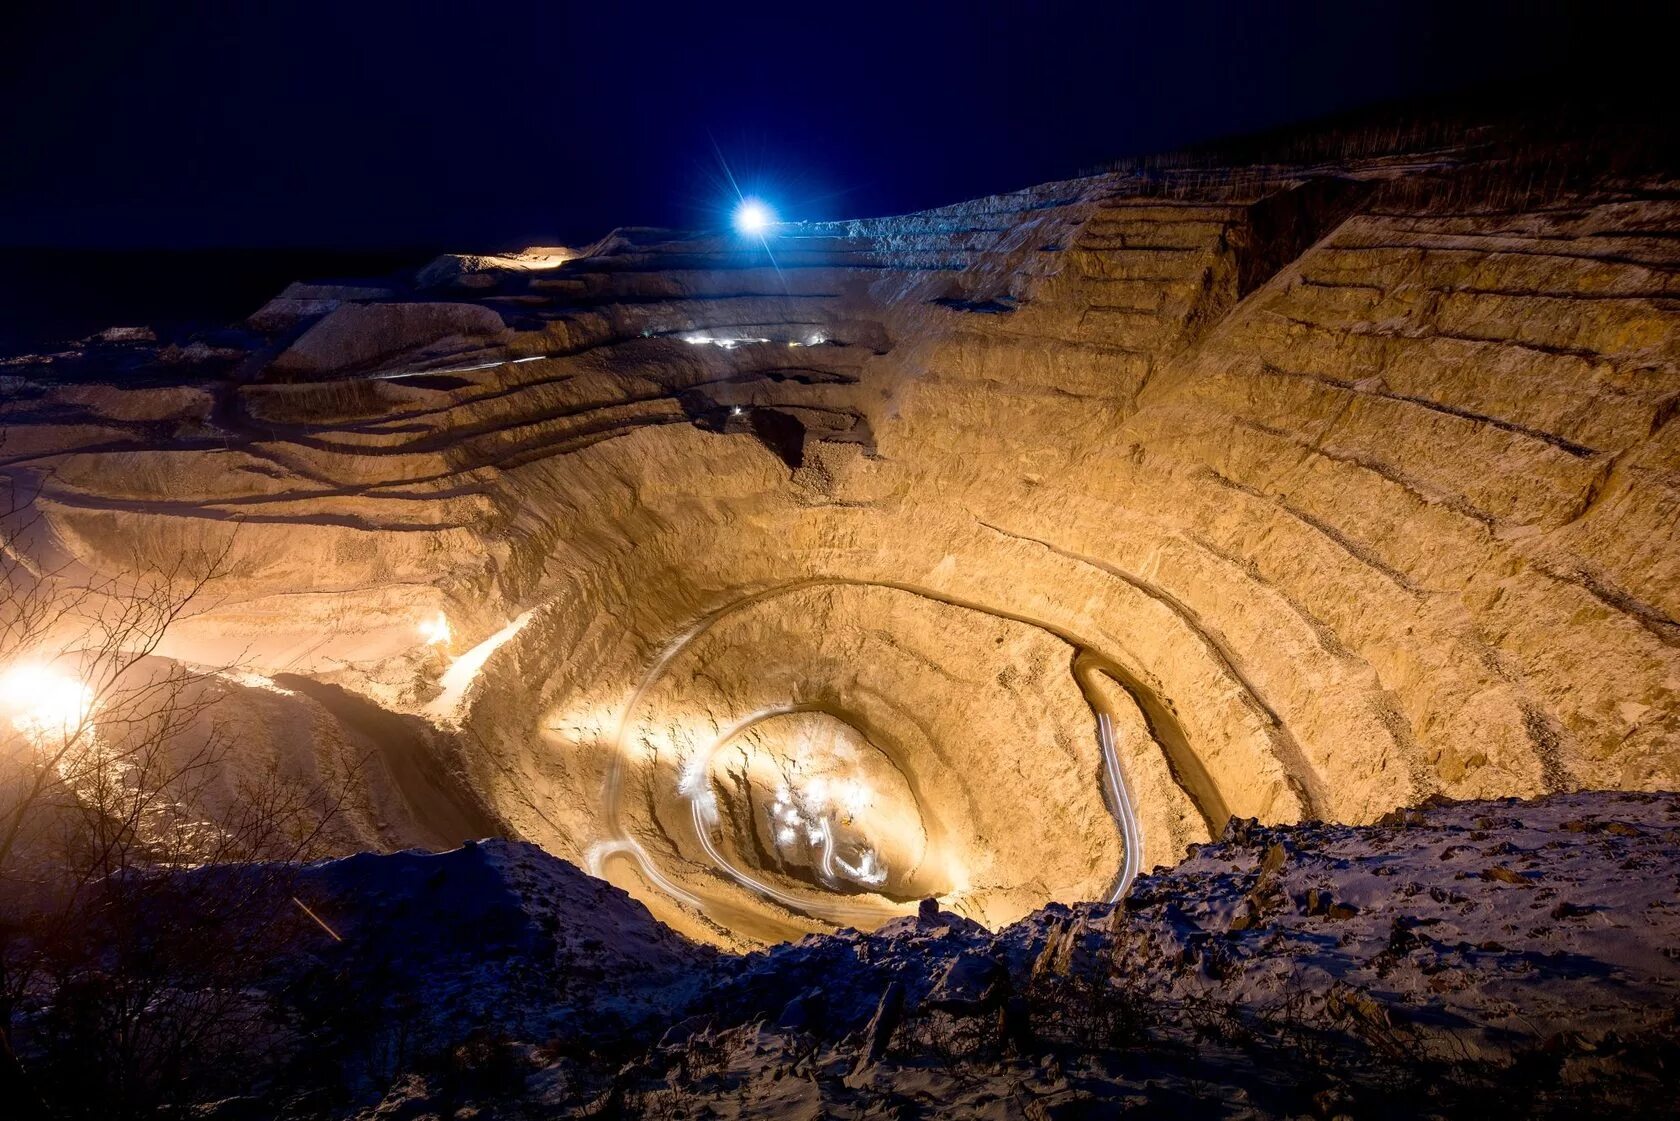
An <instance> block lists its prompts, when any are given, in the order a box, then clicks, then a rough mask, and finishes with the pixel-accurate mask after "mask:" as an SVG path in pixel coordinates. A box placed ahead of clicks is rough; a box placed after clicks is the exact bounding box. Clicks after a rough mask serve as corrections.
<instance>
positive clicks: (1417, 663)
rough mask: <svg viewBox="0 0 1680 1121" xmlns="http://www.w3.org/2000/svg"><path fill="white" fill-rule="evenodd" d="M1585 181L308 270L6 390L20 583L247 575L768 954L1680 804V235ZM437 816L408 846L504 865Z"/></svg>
mask: <svg viewBox="0 0 1680 1121" xmlns="http://www.w3.org/2000/svg"><path fill="white" fill-rule="evenodd" d="M1350 150H1358V151H1363V150H1365V149H1360V148H1358V146H1357V145H1354V146H1350ZM1575 155H1576V154H1575V153H1574V152H1573V150H1571V149H1564V148H1559V149H1556V150H1547V151H1546V152H1544V153H1542V155H1541V156H1535V154H1534V153H1533V152H1532V151H1530V150H1528V149H1523V148H1522V147H1521V146H1520V145H1517V146H1513V145H1501V144H1500V143H1498V142H1496V141H1495V140H1494V139H1492V138H1490V137H1489V136H1488V135H1487V134H1483V133H1470V134H1468V135H1466V136H1465V137H1463V138H1461V142H1459V143H1455V144H1453V145H1452V146H1450V147H1444V148H1434V149H1431V150H1428V151H1411V152H1406V151H1400V152H1393V153H1387V154H1378V155H1369V156H1366V155H1348V154H1345V153H1344V154H1343V155H1342V156H1340V157H1337V158H1333V159H1329V160H1326V161H1324V162H1317V161H1299V160H1298V161H1296V162H1292V163H1264V164H1254V165H1244V166H1237V167H1232V166H1225V167H1207V166H1205V165H1198V166H1195V167H1182V168H1175V167H1173V166H1172V165H1170V164H1169V165H1167V166H1163V167H1155V168H1151V169H1149V170H1146V171H1117V172H1114V173H1110V174H1105V175H1101V176H1096V177H1093V178H1088V179H1082V180H1076V181H1072V182H1067V183H1058V184H1049V185H1045V186H1042V187H1038V188H1034V189H1032V190H1028V191H1022V192H1018V193H1015V194H1011V195H1004V196H998V197H994V198H989V199H982V200H978V201H975V202H971V203H965V204H962V205H959V206H953V207H948V208H944V209H941V210H935V211H929V212H926V213H921V214H914V215H908V216H904V217H899V218H892V219H881V220H872V221H859V222H852V223H840V224H828V225H810V224H806V225H790V226H784V227H781V228H779V229H778V230H777V231H776V232H775V234H774V235H773V236H772V237H771V238H769V239H768V240H765V241H762V242H761V241H758V240H755V239H741V238H737V237H734V236H730V235H716V234H708V235H685V234H678V233H674V232H670V231H656V230H640V229H631V230H621V231H618V232H616V233H615V234H613V235H611V236H609V237H608V238H606V239H604V240H603V241H602V242H601V243H599V244H597V245H595V246H592V247H588V248H587V249H583V250H559V249H549V250H543V251H533V252H531V253H528V254H524V255H515V256H509V257H501V258H497V257H462V258H458V259H446V260H444V261H441V262H438V263H436V264H435V265H434V266H432V267H429V268H428V269H427V270H425V271H424V272H423V273H422V274H421V275H420V276H419V277H416V278H405V279H402V280H400V281H395V282H380V283H358V284H329V285H307V284H300V285H294V286H293V287H292V288H290V289H288V290H287V291H286V292H285V293H283V294H282V295H281V296H280V297H278V298H276V299H275V300H273V301H271V302H270V303H269V304H268V305H267V306H265V307H264V308H262V309H260V310H259V311H258V312H257V313H256V314H254V315H253V316H252V317H251V318H250V319H249V320H248V321H247V322H246V323H244V324H242V325H239V326H238V327H236V328H234V329H231V330H230V331H228V332H223V333H220V334H217V335H213V336H207V337H205V338H203V339H201V340H199V341H198V342H196V343H194V344H192V345H191V346H187V347H184V348H183V347H170V348H161V349H160V348H158V347H157V346H155V345H153V344H149V343H147V342H146V341H145V340H144V338H141V337H136V336H124V335H122V334H121V333H118V334H114V335H108V336H107V337H106V338H104V339H103V340H97V341H94V342H91V343H89V344H88V345H87V346H85V347H82V348H79V349H77V350H76V351H73V352H71V353H67V354H64V355H59V356H48V357H42V358H36V359H31V360H28V361H21V362H13V363H10V364H8V365H7V366H6V367H5V370H4V371H3V372H0V378H3V379H4V386H5V397H4V404H3V405H0V426H3V427H4V430H5V443H4V447H3V449H0V456H3V458H0V471H3V472H4V475H5V478H6V479H7V480H8V484H9V485H10V487H11V488H12V489H13V493H14V494H15V495H21V496H23V497H24V498H26V499H29V500H31V501H32V504H33V509H34V510H36V511H37V512H39V513H40V514H41V515H42V517H41V518H40V519H39V521H38V522H37V523H36V524H35V525H34V526H33V527H32V529H31V531H30V532H29V534H27V535H25V536H24V537H22V538H20V539H19V540H17V541H15V542H13V545H12V549H13V551H14V552H15V553H17V554H19V555H20V556H22V557H24V558H25V559H26V561H27V563H28V564H29V565H30V566H33V568H34V569H35V570H36V571H41V572H55V573H57V574H58V576H57V579H59V580H61V581H68V582H71V583H74V582H75V581H77V580H83V581H87V580H97V579H99V578H102V577H108V576H110V575H112V574H115V573H122V572H125V571H130V570H132V569H134V568H135V567H136V566H140V567H144V566H146V565H157V566H164V567H166V566H168V565H169V564H170V563H172V561H174V560H175V559H176V558H178V557H179V556H180V555H181V553H182V551H183V550H184V549H186V550H203V551H205V552H207V553H210V554H214V555H222V554H223V553H224V552H225V554H226V556H227V557H228V558H229V560H230V563H231V567H232V573H231V575H229V576H228V577H227V578H226V579H225V580H223V581H222V583H221V585H220V592H219V597H218V602H217V603H216V604H215V605H214V606H213V607H211V608H210V609H208V610H205V611H203V612H202V613H200V614H197V615H195V616H194V617H193V618H191V619H189V620H187V621H186V622H184V623H183V625H182V626H180V627H179V628H177V629H176V630H175V631H174V632H173V633H172V635H171V637H170V640H169V643H168V644H167V646H166V648H165V649H164V650H163V651H162V652H163V653H166V654H169V655H171V656H173V657H177V658H180V659H183V660H186V661H190V662H194V663H204V664H219V663H222V662H237V663H238V664H239V666H240V667H241V671H242V672H248V673H252V674H256V675H266V676H268V677H270V678H272V677H273V676H274V675H276V674H280V673H293V674H298V675H301V676H302V678H303V679H307V680H308V681H311V682H325V683H330V684H334V685H337V686H341V687H343V688H345V689H348V690H350V691H352V692H354V693H357V694H360V695H361V696H363V697H365V698H369V699H371V700H373V701H376V702H377V703H378V704H379V705H382V706H384V707H386V708H388V709H391V710H394V711H395V712H397V713H402V714H408V715H412V716H419V717H423V718H425V719H426V720H428V721H430V722H432V723H434V724H436V725H439V726H441V727H443V728H446V729H451V730H452V732H451V736H452V738H451V736H442V735H441V734H440V736H439V738H437V739H435V740H432V741H428V742H429V746H428V747H427V748H426V751H427V752H428V753H430V754H429V758H430V759H431V760H432V763H431V768H432V770H433V771H434V772H435V773H436V774H439V775H448V776H450V781H451V782H453V783H454V784H456V785H457V786H458V787H459V797H456V796H453V795H452V796H450V797H448V798H444V799H441V801H442V802H447V803H448V804H449V805H451V806H457V807H458V806H460V805H463V804H466V805H477V804H479V803H482V804H483V807H484V809H483V813H484V814H485V815H487V816H488V818H489V819H491V820H493V821H494V822H495V824H496V825H497V826H498V827H499V829H500V830H501V831H504V832H506V833H508V834H510V835H516V836H520V837H524V838H527V839H529V840H532V841H534V842H536V843H537V844H539V845H540V846H542V847H543V848H544V849H545V850H546V851H548V852H550V853H553V854H555V855H558V856H562V857H565V858H567V859H570V860H573V861H577V862H579V863H582V864H584V865H585V866H586V867H589V868H591V869H592V870H594V871H596V872H598V873H600V874H602V875H605V876H607V877H608V878H610V879H611V880H612V881H613V882H614V883H617V884H619V885H621V886H623V887H625V888H626V889H627V890H629V891H631V892H632V893H633V894H634V895H635V896H636V897H637V898H639V899H641V900H642V901H644V902H645V903H646V904H647V905H648V906H649V907H650V908H651V909H652V910H653V912H654V913H655V914H656V915H657V916H659V917H660V918H661V919H663V920H665V921H667V922H669V923H671V924H672V925H673V926H675V927H676V928H678V929H679V930H682V931H683V932H685V933H687V934H690V935H692V936H695V937H699V938H703V939H706V940H710V941H713V942H716V943H720V944H724V945H733V946H743V945H751V944H757V943H763V942H766V941H773V940H775V939H778V938H783V937H787V936H790V935H797V934H799V933H802V932H805V931H811V930H833V929H836V928H838V927H842V926H865V927H867V926H873V925H876V924H879V923H881V922H884V921H887V920H889V919H891V918H893V917H895V916H900V915H904V914H908V913H911V912H913V911H914V909H915V906H916V902H915V901H916V900H917V899H918V898H920V897H922V896H926V895H935V896H937V897H939V898H940V899H941V900H942V903H943V905H944V906H945V907H946V908H948V909H949V910H951V911H954V912H956V913H959V914H962V915H965V916H968V917H971V918H973V919H975V920H977V921H979V922H981V923H982V924H984V925H987V926H991V927H996V926H999V925H1002V924H1006V923H1008V922H1011V921H1013V920H1015V919H1018V918H1020V917H1021V916H1022V915H1024V914H1026V913H1028V912H1030V911H1032V910H1033V909H1035V908H1037V907H1039V906H1041V905H1043V904H1044V903H1046V902H1047V901H1051V900H1061V901H1073V900H1080V899H1101V898H1105V897H1107V896H1109V895H1111V894H1112V893H1113V892H1114V890H1115V888H1116V887H1117V886H1119V884H1120V881H1122V880H1123V878H1124V877H1123V876H1122V875H1121V874H1120V871H1119V870H1120V869H1121V867H1122V860H1123V856H1124V853H1125V843H1124V841H1123V837H1124V835H1125V834H1124V830H1123V828H1122V826H1123V824H1124V822H1121V821H1117V820H1116V815H1117V814H1120V815H1121V816H1122V817H1123V816H1124V811H1123V807H1122V805H1121V803H1122V802H1125V803H1128V804H1130V805H1131V806H1133V807H1134V808H1135V815H1136V824H1137V826H1138V828H1139V833H1140V835H1139V836H1138V837H1137V838H1136V840H1135V841H1134V843H1133V845H1132V848H1133V850H1134V855H1135V856H1136V857H1137V858H1139V860H1140V861H1141V864H1142V866H1143V867H1145V868H1147V867H1151V866H1155V865H1162V864H1171V863H1173V862H1175V861H1177V860H1178V859H1179V858H1180V857H1181V856H1183V855H1184V853H1185V852H1186V851H1187V848H1188V846H1190V845H1193V844H1196V843H1199V842H1204V841H1207V840H1209V839H1210V838H1211V837H1213V836H1216V835H1218V834H1219V833H1220V832H1221V830H1222V829H1223V827H1224V823H1225V821H1226V820H1227V818H1228V817H1229V816H1230V815H1232V814H1235V815H1238V816H1244V817H1254V818H1257V819H1259V820H1261V821H1263V822H1266V823H1287V822H1293V821H1297V820H1302V819H1325V820H1333V821H1340V822H1347V823H1367V822H1372V821H1375V820H1377V819H1379V818H1380V817H1382V815H1384V814H1386V813H1388V812H1390V811H1392V810H1394V809H1396V808H1398V807H1405V806H1411V805H1416V804H1419V803H1420V802H1422V801H1423V800H1424V799H1426V798H1428V797H1429V796H1431V795H1433V794H1437V793H1439V794H1444V795H1448V796H1451V797H1458V798H1470V797H1492V796H1504V795H1525V796H1526V795H1537V794H1543V793H1547V792H1556V791H1567V790H1574V789H1582V788H1592V789H1626V790H1656V789H1663V788H1673V787H1675V786H1677V785H1680V703H1677V702H1680V698H1677V691H1680V625H1677V623H1676V618H1677V612H1680V562H1677V558H1680V550H1677V549H1676V548H1675V545H1676V511H1677V510H1680V503H1677V502H1676V497H1675V496H1676V493H1677V491H1676V478H1677V476H1676V454H1677V451H1676V443H1675V441H1676V431H1677V429H1676V428H1675V426H1674V425H1673V424H1672V423H1670V421H1671V418H1672V416H1673V414H1674V411H1675V410H1674V406H1675V403H1676V401H1677V400H1680V370H1677V363H1680V341H1677V334H1676V330H1675V328H1676V324H1677V323H1680V317H1677V316H1676V314H1675V311H1676V308H1677V306H1680V304H1677V293H1680V281H1677V279H1676V276H1677V273H1676V266H1677V263H1680V248H1676V242H1675V239H1674V234H1675V231H1676V230H1677V229H1680V193H1677V192H1676V190H1675V180H1674V179H1673V178H1672V176H1668V175H1665V174H1661V173H1659V172H1652V171H1638V172H1630V171H1626V170H1622V169H1618V168H1613V167H1609V166H1605V165H1602V164H1597V163H1593V162H1592V161H1591V160H1590V159H1586V158H1585V157H1582V160H1581V162H1579V163H1578V164H1577V163H1573V162H1571V161H1572V160H1574V159H1575ZM1560 169H1561V170H1560ZM439 613H442V615H443V616H444V617H445V618H446V620H447V624H448V627H449V631H450V633H449V636H448V637H446V638H445V639H444V640H443V641H441V642H440V643H437V644H434V645H423V640H422V638H421V637H420V635H419V633H418V632H417V630H416V627H417V626H418V625H419V624H422V623H429V622H430V621H431V620H433V619H435V617H436V616H437V615H438V614H439ZM1103 719H1106V720H1108V721H1109V722H1110V723H1111V726H1112V727H1113V729H1114V736H1113V738H1112V740H1111V741H1105V740H1104V739H1103V738H1102V737H1101V736H1099V734H1098V725H1099V723H1100V721H1101V720H1103ZM329 738H330V737H329ZM1110 743H1111V744H1112V750H1110V748H1109V746H1107V745H1108V744H1110ZM1111 756H1112V757H1111ZM401 786H402V784H401V783H400V782H399V781H397V780H396V779H395V778H394V777H393V778H391V779H390V780H389V781H388V782H387V783H386V787H387V788H388V789H387V791H386V792H385V793H382V794H381V795H380V796H379V798H378V800H377V801H378V805H376V806H373V807H372V808H370V809H369V811H368V821H369V824H368V825H367V826H366V827H365V828H364V829H363V834H364V842H363V843H378V844H386V845H389V844H393V843H395V844H402V843H431V841H432V838H434V837H435V836H437V835H438V834H440V833H443V834H447V833H450V832H452V831H453V832H455V833H456V834H457V836H458V835H460V832H459V822H458V820H456V819H458V818H459V816H460V814H459V813H456V811H451V812H452V813H456V819H451V821H450V822H449V823H448V825H449V828H445V827H444V826H442V825H437V824H436V823H433V822H431V821H429V820H428V819H429V817H430V815H429V813H428V812H427V810H426V806H427V805H428V804H437V803H439V801H440V799H438V798H433V797H431V796H430V795H427V796H425V797H415V796H411V795H410V793H409V792H406V791H404V790H402V789H401ZM475 812H477V811H475ZM381 821H382V822H384V826H383V827H382V826H381V825H380V824H379V823H380V822H381ZM409 822H412V823H413V824H412V825H411V824H405V823H409Z"/></svg>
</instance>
